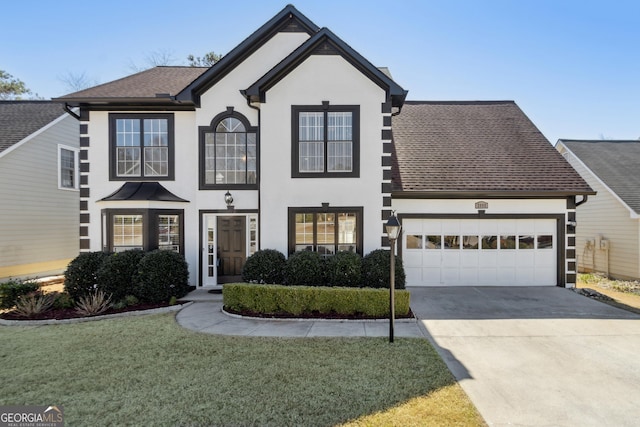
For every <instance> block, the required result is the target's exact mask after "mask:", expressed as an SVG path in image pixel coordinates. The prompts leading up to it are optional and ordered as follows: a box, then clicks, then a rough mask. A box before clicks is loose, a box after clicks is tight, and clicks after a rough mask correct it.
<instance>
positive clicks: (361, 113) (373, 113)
mask: <svg viewBox="0 0 640 427" xmlns="http://www.w3.org/2000/svg"><path fill="white" fill-rule="evenodd" d="M406 95H407V91H406V90H404V89H403V88H402V87H401V86H400V85H398V84H397V83H396V82H395V81H394V80H393V79H392V78H391V77H390V75H389V73H388V71H387V70H386V69H384V68H377V67H375V66H373V65H372V64H371V63H370V62H369V61H368V60H367V59H365V58H364V57H362V56H361V55H360V54H359V53H358V52H356V51H355V50H354V49H352V48H351V47H350V46H349V45H348V44H347V43H345V42H344V41H342V40H341V39H340V38H339V37H337V36H336V35H335V34H333V33H332V32H331V31H329V30H328V29H326V28H319V27H318V26H317V25H315V24H314V23H313V22H311V21H310V20H309V19H308V18H307V17H305V16H304V15H303V14H301V13H300V12H299V11H298V10H297V9H296V8H295V7H293V6H287V7H285V8H284V9H283V10H282V11H280V12H279V13H278V14H277V15H276V16H274V17H273V18H272V19H271V20H269V21H268V22H267V23H265V24H264V25H263V26H262V27H260V28H259V29H258V30H257V31H255V32H254V33H253V34H251V35H250V36H249V37H248V38H247V39H245V40H244V41H243V42H242V43H240V44H239V45H238V46H237V47H236V48H234V49H233V50H232V51H231V52H229V53H228V54H227V55H225V56H224V57H223V58H222V59H221V60H220V61H219V62H217V63H216V64H215V65H213V66H212V67H210V68H193V67H156V68H153V69H150V70H147V71H143V72H141V73H138V74H134V75H132V76H128V77H125V78H123V79H120V80H116V81H113V82H110V83H106V84H103V85H99V86H96V87H93V88H90V89H86V90H83V91H80V92H76V93H73V94H70V95H67V96H64V97H61V98H58V99H57V101H60V102H64V103H66V105H67V107H79V109H80V114H79V120H80V132H81V137H80V145H81V152H80V174H81V176H80V185H81V188H80V197H81V202H80V208H81V212H80V222H81V226H80V247H81V250H84V251H96V250H106V251H120V250H126V249H132V248H142V249H147V250H148V249H155V248H162V249H170V250H176V251H179V252H181V253H183V254H184V255H185V257H186V259H187V261H188V263H189V266H190V277H191V279H190V280H191V281H192V283H193V284H195V285H200V286H209V285H217V284H219V283H223V282H224V281H226V280H232V279H235V278H237V277H238V276H239V275H240V272H241V268H242V265H243V263H244V261H245V259H246V258H247V257H248V256H250V255H251V254H252V253H254V252H255V251H256V250H258V249H266V248H273V249H277V250H280V251H281V252H283V253H285V254H290V253H292V252H294V251H299V250H313V251H318V252H319V253H321V254H322V255H323V256H331V255H332V254H334V253H336V252H337V251H341V250H349V251H355V252H357V253H360V254H362V255H365V254H366V253H368V252H370V251H372V250H374V249H378V248H380V247H385V246H386V247H388V242H387V239H386V237H385V233H384V223H385V222H386V220H387V218H388V217H389V215H390V214H391V211H392V209H394V210H398V214H399V215H400V218H401V219H402V220H403V222H406V224H407V225H410V227H409V229H410V231H411V234H410V235H407V234H406V233H405V234H404V235H403V240H402V244H401V252H402V251H404V252H405V253H407V252H408V251H411V250H413V249H415V247H414V246H416V245H421V247H425V248H426V247H428V246H429V243H428V242H429V241H430V240H429V239H431V237H430V236H431V234H428V233H426V232H424V233H423V232H422V231H421V234H420V233H418V231H416V230H417V229H416V230H414V228H416V227H418V226H417V225H416V224H417V223H416V221H418V220H419V221H422V220H423V219H424V218H423V217H422V216H421V215H424V214H427V215H432V214H434V213H436V214H438V215H440V216H442V215H444V214H446V215H445V216H447V215H449V214H452V213H453V214H456V213H457V214H465V215H467V214H473V215H477V210H476V209H475V206H476V204H475V203H476V201H477V200H476V199H477V198H478V197H481V198H483V199H488V198H496V197H503V198H507V199H511V201H509V202H504V203H502V202H501V203H496V204H495V205H494V204H493V203H490V204H491V207H490V208H489V209H487V208H484V209H483V210H486V211H487V213H491V214H496V215H497V214H502V212H501V211H500V209H505V210H506V213H508V214H509V216H508V218H506V217H505V218H502V217H498V219H504V220H507V219H509V220H510V219H512V217H515V218H520V217H519V216H518V215H522V218H523V219H524V220H525V221H526V222H528V223H533V222H532V221H533V219H534V218H536V217H537V216H539V215H542V216H544V217H545V218H546V219H548V220H549V221H548V223H546V224H545V225H544V227H543V228H544V230H543V229H542V228H540V230H538V231H539V233H538V234H536V233H537V231H536V230H537V229H535V230H534V229H531V230H529V228H527V227H521V228H518V230H519V231H518V230H516V229H514V230H511V229H509V231H505V230H506V228H505V229H504V230H502V231H503V232H504V233H507V235H508V236H509V239H518V238H519V237H518V236H525V237H526V238H527V239H529V240H530V239H531V238H533V239H534V240H535V239H537V238H538V237H537V236H543V237H539V238H540V239H542V240H545V239H547V240H548V239H552V242H551V243H550V244H548V243H541V244H540V247H541V249H542V246H543V245H545V244H546V245H547V246H549V245H551V246H550V247H551V249H550V250H549V251H547V252H548V253H553V262H552V266H550V267H548V268H549V269H552V270H553V274H552V276H553V277H552V278H551V279H549V280H546V281H545V282H544V284H548V285H565V284H570V283H572V281H571V280H572V278H571V276H569V275H567V274H570V273H571V272H572V271H573V270H572V268H573V266H571V265H569V264H568V263H567V262H568V261H567V257H569V258H571V256H572V254H571V253H569V252H567V248H570V247H571V242H570V241H569V242H567V241H566V240H565V239H566V238H567V233H565V225H566V223H567V221H568V220H571V219H572V214H573V213H574V207H573V206H572V203H573V201H574V200H575V195H576V194H581V193H584V192H589V191H590V189H589V188H588V186H586V184H584V181H582V180H581V178H579V177H577V178H576V176H577V175H575V176H574V175H572V173H574V174H575V171H573V170H572V169H571V168H570V167H568V165H567V164H566V162H564V160H562V158H561V157H560V156H559V155H558V154H557V153H556V152H555V150H553V148H552V147H551V146H550V145H549V144H548V142H546V140H545V139H544V137H542V136H541V135H539V137H538V138H537V139H536V140H535V141H534V143H533V144H534V145H536V144H538V145H540V144H547V145H549V150H550V152H551V153H553V154H552V156H556V157H549V156H547V157H543V159H544V158H547V159H549V158H552V159H553V161H552V165H551V166H550V167H551V168H552V169H553V168H556V169H557V167H558V166H559V167H560V172H558V171H557V170H555V169H553V170H552V175H553V176H554V177H558V178H559V181H558V182H556V183H555V184H554V185H553V188H551V189H550V191H548V192H547V193H548V194H547V193H544V191H542V190H541V189H537V188H534V187H535V185H532V186H530V187H527V188H525V189H524V190H523V191H520V192H518V193H517V194H516V193H513V194H511V193H510V194H507V195H506V196H505V194H503V193H500V191H499V189H495V191H493V192H490V193H487V192H483V191H479V192H475V193H473V192H468V191H466V192H465V191H464V189H463V191H462V193H464V194H462V193H461V194H459V195H458V196H457V197H454V198H456V200H453V201H452V204H448V203H449V202H450V201H451V200H449V199H450V198H451V197H449V195H447V194H448V193H446V192H440V193H439V195H437V196H436V197H437V198H439V200H438V201H437V202H436V203H431V202H426V203H425V200H430V199H432V198H433V194H431V193H429V192H428V191H423V190H424V189H421V190H420V191H417V192H414V188H409V187H404V186H403V184H402V183H403V182H407V181H406V179H405V177H406V176H407V175H406V173H407V172H409V173H410V171H411V170H413V169H414V168H418V169H420V168H424V167H427V166H428V165H427V164H426V163H425V165H424V166H420V164H416V163H411V162H406V163H405V164H406V165H407V168H408V169H405V170H404V171H401V170H400V169H402V168H403V167H404V165H403V164H402V162H404V160H403V157H402V156H401V155H400V154H401V151H398V150H394V144H396V145H397V144H402V145H403V146H404V147H409V148H408V149H409V151H411V150H412V149H416V150H417V151H419V152H421V153H423V154H425V155H426V156H427V157H428V156H430V154H429V153H430V147H429V146H428V145H427V144H428V141H427V140H415V139H408V140H406V139H405V140H404V142H403V141H400V140H398V142H396V141H394V133H393V132H392V125H393V126H394V131H395V126H396V120H398V121H399V122H398V125H399V126H400V127H402V128H403V129H405V130H407V129H408V130H407V132H408V133H409V134H412V132H411V130H410V129H409V128H411V126H412V124H411V121H412V120H413V121H414V124H415V125H416V126H418V127H419V128H420V129H422V130H424V128H427V129H428V128H429V126H428V125H427V124H425V123H427V122H425V120H429V119H430V117H428V116H425V115H424V114H423V113H424V112H420V111H418V110H415V109H412V110H411V111H412V113H410V114H408V115H407V120H409V122H407V121H406V120H405V121H404V122H400V118H401V117H403V116H404V110H403V106H404V107H405V108H406V106H405V98H406ZM506 114H507V115H510V116H509V117H510V118H508V119H505V120H503V122H504V123H503V124H504V125H505V126H507V124H508V123H513V118H514V117H515V118H516V119H517V121H518V123H519V122H520V121H522V120H521V119H522V117H524V119H526V116H524V114H523V113H522V112H521V111H520V110H519V109H518V108H517V107H516V106H515V104H513V103H511V105H510V107H509V112H508V113H506ZM460 117H462V116H452V117H451V118H452V119H453V120H454V122H455V120H456V118H460ZM462 120H464V118H462ZM525 121H526V122H527V123H528V127H526V129H525V128H522V129H519V128H518V129H516V130H515V131H509V132H510V133H509V132H507V133H508V134H509V135H515V134H517V133H518V132H521V131H522V132H531V131H532V130H533V131H535V132H537V129H535V127H534V126H533V125H532V124H531V123H530V122H528V120H525ZM465 129H467V128H465ZM482 129H484V128H483V127H481V126H478V127H476V128H475V129H474V130H473V132H476V131H482ZM402 133H403V132H400V133H399V134H402ZM537 133H538V134H539V132H537ZM502 136H504V135H502ZM468 137H473V135H472V134H466V135H462V136H461V138H468ZM519 142H521V141H520V140H514V141H513V143H514V144H517V143H519ZM538 145H536V147H538ZM411 147H413V148H411ZM527 147H528V146H527ZM525 149H526V147H525ZM542 151H544V148H543V149H542ZM545 152H546V151H545ZM507 153H508V151H507ZM445 155H451V153H445ZM452 155H456V154H455V153H453V154H452ZM408 157H409V158H411V157H412V156H411V154H410V153H409V156H408ZM416 158H420V157H419V156H418V157H416ZM503 158H504V156H500V157H499V158H498V159H497V161H500V160H501V159H503ZM558 159H559V162H558ZM468 160H471V161H472V160H473V159H468ZM529 160H530V161H531V162H532V163H533V164H534V165H535V166H534V168H535V167H538V166H541V162H542V161H544V160H537V159H536V158H535V157H532V158H531V159H529ZM454 172H455V171H454ZM556 172H557V173H556ZM540 175H543V173H541V174H540ZM567 176H568V178H569V179H565V178H567ZM527 179H532V177H531V176H530V175H527ZM575 179H577V181H576V180H575ZM417 180H418V181H419V179H417ZM572 180H573V181H572ZM545 182H546V181H545ZM576 182H577V184H576ZM567 183H568V185H567ZM452 191H460V189H459V188H452ZM510 191H511V188H507V189H506V192H507V193H509V192H510ZM403 195H404V196H403ZM405 196H406V198H408V199H405ZM546 196H548V197H549V198H550V199H553V201H551V202H548V203H547V201H542V202H541V203H539V199H540V198H544V197H546ZM460 197H467V198H469V199H470V200H472V201H471V202H470V203H471V206H472V208H471V209H469V208H468V206H467V205H466V204H465V205H463V204H462V203H461V202H460V199H459V198H460ZM514 198H517V199H522V198H525V199H528V200H526V202H522V201H520V200H514ZM436 205H438V206H437V208H436V211H433V210H432V208H433V206H436ZM491 209H494V210H493V211H491ZM521 209H524V211H522V210H521ZM403 214H404V215H405V216H403ZM416 215H418V216H416ZM425 218H426V217H425ZM438 218H440V217H438ZM474 218H475V217H474ZM481 219H483V218H481ZM440 220H442V221H446V220H445V219H443V218H440ZM507 222H508V221H507ZM534 222H535V221H534ZM492 224H493V223H492ZM501 224H502V223H499V222H498V223H495V224H493V225H492V226H491V227H493V228H495V231H494V232H492V233H493V234H492V235H491V236H493V238H494V240H495V239H497V238H498V236H500V235H501V234H500V232H499V231H500V230H498V228H499V227H500V226H502V225H503V226H504V227H507V225H505V224H507V223H504V224H502V225H501ZM419 227H420V230H423V228H422V227H423V223H422V222H420V226H419ZM536 227H537V225H536ZM540 227H542V226H540ZM545 227H546V228H545ZM549 227H551V228H552V230H551V231H549V232H547V228H549ZM493 228H492V229H493ZM507 228H508V227H507ZM463 229H464V227H462V228H460V229H459V230H457V231H456V232H457V233H463V232H464V233H467V231H464V230H463ZM525 229H526V232H525V231H524V230H525ZM439 230H440V232H442V228H440V229H439ZM461 230H462V231H461ZM543 231H544V232H543ZM481 232H482V233H485V231H484V229H478V230H476V231H474V233H476V240H481V239H482V238H483V235H482V234H480V233H481ZM429 233H432V232H431V231H429ZM450 233H451V235H453V234H452V233H453V231H451V232H449V231H446V233H445V234H441V235H440V240H443V241H444V240H446V241H448V240H447V239H449V240H450ZM469 233H471V231H469V232H468V233H467V234H469ZM504 233H503V234H504ZM518 233H521V234H518ZM532 233H533V234H532ZM432 234H434V235H435V232H433V233H432ZM467 234H464V235H463V234H459V236H458V237H459V240H460V238H464V236H467ZM416 236H421V237H420V238H419V239H418V237H416ZM425 236H427V237H425ZM514 236H515V237H514ZM531 236H533V237H531ZM425 239H427V240H425ZM417 240H420V242H421V243H419V244H418V243H416V242H417ZM529 240H527V242H529ZM542 240H541V241H542ZM508 241H509V242H511V240H508ZM533 245H534V248H535V247H536V246H535V243H533ZM476 247H478V248H479V249H478V251H477V252H478V254H479V253H480V252H481V251H483V250H484V249H483V246H482V245H479V246H478V245H476ZM499 248H500V246H498V249H497V250H499ZM458 249H459V252H462V251H463V247H462V246H459V247H458ZM450 250H451V251H453V249H450ZM464 250H465V251H467V252H468V251H469V249H468V248H467V249H464ZM515 251H518V249H515ZM534 251H535V250H534ZM441 255H443V254H441ZM444 255H449V254H444ZM414 258H415V260H414V261H415V262H413V263H409V265H408V268H409V269H410V270H409V271H411V272H412V273H411V275H410V276H409V277H410V278H411V281H410V282H409V283H408V284H409V285H412V284H415V285H430V284H460V283H461V282H460V281H459V280H456V281H451V280H448V279H447V277H448V276H447V277H444V278H438V280H437V282H436V281H431V280H423V273H424V274H427V275H428V274H431V271H430V270H427V268H431V266H432V265H431V264H429V263H427V264H428V266H425V265H423V262H422V258H423V257H422V255H420V257H419V258H420V262H419V263H418V262H417V258H418V256H417V255H416V257H414ZM440 258H442V256H440ZM449 258H450V257H449ZM497 258H498V259H504V258H506V257H505V256H498V257H497ZM547 258H549V256H547ZM442 259H443V258H442ZM465 259H466V258H465ZM512 261H513V263H512V265H510V267H509V268H511V269H512V270H513V269H514V268H516V267H517V266H518V265H520V264H517V263H516V262H515V260H512ZM430 262H431V263H433V262H435V258H434V259H433V260H431V261H430ZM438 262H442V261H441V260H440V261H438ZM447 262H450V260H449V261H447ZM523 263H524V261H523V262H521V264H523ZM418 270H419V271H418ZM494 273H495V274H500V273H499V272H498V270H495V272H494ZM458 277H459V276H458ZM465 277H471V276H470V275H467V276H465ZM547 279H548V278H547ZM514 280H515V276H514ZM507 282H508V280H507V279H505V280H502V281H500V283H503V284H507ZM527 283H528V282H527ZM470 284H474V283H470ZM512 284H514V283H512ZM522 284H524V282H522Z"/></svg>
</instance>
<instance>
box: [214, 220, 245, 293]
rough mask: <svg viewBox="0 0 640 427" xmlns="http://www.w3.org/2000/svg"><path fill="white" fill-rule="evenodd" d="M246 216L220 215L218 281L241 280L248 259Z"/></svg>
mask: <svg viewBox="0 0 640 427" xmlns="http://www.w3.org/2000/svg"><path fill="white" fill-rule="evenodd" d="M245 221H246V218H245V217H243V216H221V217H218V251H219V252H218V257H219V259H220V264H219V266H218V282H219V283H221V281H222V282H226V281H235V280H239V279H240V276H241V274H242V266H243V265H244V262H245V260H246V256H247V255H246V254H247V248H246V240H247V239H246V222H245Z"/></svg>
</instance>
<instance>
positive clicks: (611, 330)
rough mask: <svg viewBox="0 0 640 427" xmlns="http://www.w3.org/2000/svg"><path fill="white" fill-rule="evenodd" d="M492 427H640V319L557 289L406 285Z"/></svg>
mask: <svg viewBox="0 0 640 427" xmlns="http://www.w3.org/2000/svg"><path fill="white" fill-rule="evenodd" d="M411 302H412V304H411V308H412V309H413V311H414V313H416V316H417V317H418V318H419V319H421V320H420V324H421V325H422V326H423V327H424V330H425V332H426V333H427V335H428V338H429V339H430V341H431V342H432V343H433V344H435V346H436V349H437V350H438V352H439V353H440V355H441V356H442V358H443V359H444V360H445V363H446V364H447V365H448V366H449V369H451V371H452V372H453V374H454V375H455V377H456V379H457V380H458V381H459V382H460V384H461V386H462V388H463V389H464V390H465V392H466V393H467V395H468V396H469V397H470V399H471V400H472V402H473V403H474V404H475V406H476V407H477V408H478V410H479V411H480V413H481V414H482V416H483V417H484V419H485V420H486V422H487V423H488V424H489V425H490V426H581V427H582V426H598V427H601V426H616V427H621V426H638V425H640V404H639V402H640V316H638V315H636V314H633V313H630V312H627V311H623V310H620V309H617V308H614V307H611V306H608V305H606V304H603V303H601V302H598V301H594V300H591V299H589V298H586V297H584V296H581V295H578V294H576V293H575V292H573V291H571V290H568V289H562V288H555V287H552V288H476V287H464V288H420V289H418V288H412V289H411Z"/></svg>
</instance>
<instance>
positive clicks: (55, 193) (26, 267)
mask: <svg viewBox="0 0 640 427" xmlns="http://www.w3.org/2000/svg"><path fill="white" fill-rule="evenodd" d="M58 145H63V146H66V147H70V148H75V149H77V148H78V146H79V142H78V121H77V120H75V119H74V118H73V117H71V116H65V117H64V118H63V119H61V120H59V121H58V122H56V123H55V124H53V125H52V126H51V127H49V128H47V129H46V130H44V131H42V132H40V133H39V134H37V135H35V136H33V137H29V139H28V140H25V142H24V143H22V144H20V146H18V147H16V148H15V149H13V150H11V151H10V152H8V153H6V154H5V155H3V156H2V157H0V200H1V201H2V202H1V203H0V279H2V278H4V277H8V276H31V277H33V276H42V275H45V274H50V273H60V272H62V271H63V270H64V268H65V267H66V264H67V263H68V261H69V260H70V259H72V258H74V257H75V256H76V255H77V254H78V252H79V248H78V234H79V231H78V230H79V209H78V206H79V192H78V191H77V190H66V189H59V188H58V174H59V169H58Z"/></svg>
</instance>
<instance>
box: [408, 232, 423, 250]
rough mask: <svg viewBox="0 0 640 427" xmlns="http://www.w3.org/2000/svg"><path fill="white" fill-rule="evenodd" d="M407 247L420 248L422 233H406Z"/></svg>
mask: <svg viewBox="0 0 640 427" xmlns="http://www.w3.org/2000/svg"><path fill="white" fill-rule="evenodd" d="M407 249H422V235H419V234H411V235H408V236H407Z"/></svg>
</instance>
